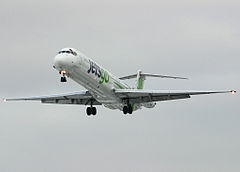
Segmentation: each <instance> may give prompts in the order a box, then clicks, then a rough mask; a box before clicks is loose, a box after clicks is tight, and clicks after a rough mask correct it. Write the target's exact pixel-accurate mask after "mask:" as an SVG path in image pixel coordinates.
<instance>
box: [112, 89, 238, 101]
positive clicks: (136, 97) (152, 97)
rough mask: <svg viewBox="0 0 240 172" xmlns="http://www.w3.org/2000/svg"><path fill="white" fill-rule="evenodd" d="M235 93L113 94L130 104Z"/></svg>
mask: <svg viewBox="0 0 240 172" xmlns="http://www.w3.org/2000/svg"><path fill="white" fill-rule="evenodd" d="M235 92H236V91H234V90H231V91H162V90H138V89H126V90H122V89H121V90H116V91H115V94H116V95H118V96H119V97H120V98H121V99H123V100H124V99H127V100H129V102H130V103H148V102H157V101H167V100H176V99H187V98H190V97H191V95H204V94H216V93H235Z"/></svg>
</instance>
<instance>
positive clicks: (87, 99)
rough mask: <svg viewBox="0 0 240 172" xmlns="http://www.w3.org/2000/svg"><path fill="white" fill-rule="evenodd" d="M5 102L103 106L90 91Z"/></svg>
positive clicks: (12, 99) (14, 99)
mask: <svg viewBox="0 0 240 172" xmlns="http://www.w3.org/2000/svg"><path fill="white" fill-rule="evenodd" d="M4 101H41V102H42V103H53V104H78V105H88V104H91V103H92V105H101V103H99V102H98V101H97V100H96V99H94V98H93V96H92V95H91V94H90V93H89V92H88V91H81V92H74V93H65V94H57V95H49V96H38V97H24V98H11V99H4Z"/></svg>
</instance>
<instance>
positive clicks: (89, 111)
mask: <svg viewBox="0 0 240 172" xmlns="http://www.w3.org/2000/svg"><path fill="white" fill-rule="evenodd" d="M92 104H93V103H92V102H91V106H90V107H87V110H86V112H87V115H88V116H90V115H96V114H97V108H96V107H93V106H92Z"/></svg>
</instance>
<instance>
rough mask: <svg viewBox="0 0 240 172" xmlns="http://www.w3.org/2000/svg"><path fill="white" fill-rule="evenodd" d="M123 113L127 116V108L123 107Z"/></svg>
mask: <svg viewBox="0 0 240 172" xmlns="http://www.w3.org/2000/svg"><path fill="white" fill-rule="evenodd" d="M123 113H124V114H127V113H128V107H127V106H123Z"/></svg>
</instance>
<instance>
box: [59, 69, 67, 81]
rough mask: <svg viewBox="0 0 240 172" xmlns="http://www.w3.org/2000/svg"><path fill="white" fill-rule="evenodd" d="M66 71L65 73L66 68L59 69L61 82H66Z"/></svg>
mask: <svg viewBox="0 0 240 172" xmlns="http://www.w3.org/2000/svg"><path fill="white" fill-rule="evenodd" d="M66 73H67V71H66V70H61V71H59V74H61V75H62V77H61V80H60V81H61V82H67V78H66Z"/></svg>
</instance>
